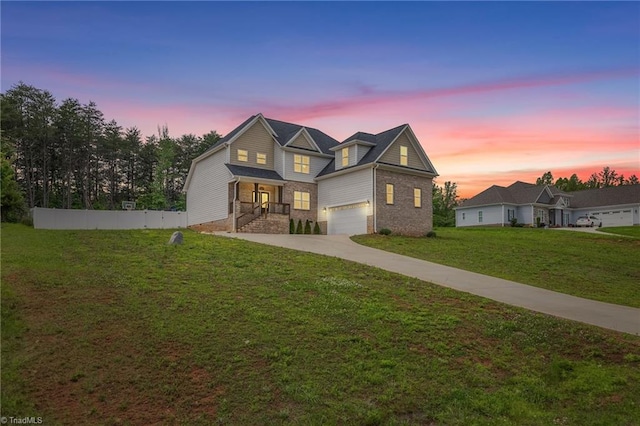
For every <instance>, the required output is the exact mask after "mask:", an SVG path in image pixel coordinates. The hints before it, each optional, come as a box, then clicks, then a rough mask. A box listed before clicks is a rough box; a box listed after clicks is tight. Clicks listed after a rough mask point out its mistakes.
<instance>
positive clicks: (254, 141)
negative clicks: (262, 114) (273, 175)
mask: <svg viewBox="0 0 640 426" xmlns="http://www.w3.org/2000/svg"><path fill="white" fill-rule="evenodd" d="M273 142H274V140H273V137H271V134H270V133H269V132H268V131H267V129H266V128H265V127H264V126H263V125H262V123H261V122H260V120H258V121H256V122H255V123H254V125H253V126H251V127H250V128H249V129H247V130H246V131H245V132H244V133H243V134H242V135H240V137H238V139H236V140H235V141H233V142H232V143H231V146H230V148H231V158H230V159H229V162H230V163H231V164H237V165H239V166H248V167H257V168H261V169H270V170H273V168H274V160H273V154H274V149H273V145H274V144H273ZM239 149H244V150H246V151H248V152H249V160H248V161H238V150H239ZM258 152H261V153H264V154H267V164H258V163H257V162H256V154H257V153H258Z"/></svg>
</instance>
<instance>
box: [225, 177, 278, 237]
mask: <svg viewBox="0 0 640 426" xmlns="http://www.w3.org/2000/svg"><path fill="white" fill-rule="evenodd" d="M283 184H284V182H283V183H282V184H273V183H266V182H259V181H242V180H241V181H237V182H235V183H232V185H234V188H233V191H231V190H230V191H229V194H230V195H231V194H233V195H234V199H233V200H232V201H231V202H230V203H229V215H230V216H232V218H233V224H234V231H235V232H259V233H278V234H280V233H288V232H289V218H290V205H289V204H287V203H282V202H281V201H282V199H283V197H282V190H283ZM230 189H231V188H230ZM250 225H251V226H250Z"/></svg>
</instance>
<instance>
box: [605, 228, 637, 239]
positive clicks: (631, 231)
mask: <svg viewBox="0 0 640 426" xmlns="http://www.w3.org/2000/svg"><path fill="white" fill-rule="evenodd" d="M598 231H600V232H604V233H607V234H616V235H626V236H627V237H634V238H640V226H614V227H611V228H599V229H598Z"/></svg>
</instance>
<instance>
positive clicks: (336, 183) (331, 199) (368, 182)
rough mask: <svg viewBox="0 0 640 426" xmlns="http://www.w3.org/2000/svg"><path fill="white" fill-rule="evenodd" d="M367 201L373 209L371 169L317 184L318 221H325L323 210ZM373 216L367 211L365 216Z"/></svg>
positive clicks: (324, 180)
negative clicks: (327, 207)
mask: <svg viewBox="0 0 640 426" xmlns="http://www.w3.org/2000/svg"><path fill="white" fill-rule="evenodd" d="M362 200H369V201H370V202H371V205H370V207H369V209H370V210H372V207H373V174H372V170H371V169H364V170H358V171H355V172H352V173H347V174H344V175H341V176H336V177H334V178H328V179H323V180H321V181H319V182H318V221H325V220H327V219H326V213H325V212H324V211H323V208H324V207H326V206H335V205H341V204H350V203H354V202H356V201H362ZM371 214H373V213H372V211H369V212H368V213H367V215H371Z"/></svg>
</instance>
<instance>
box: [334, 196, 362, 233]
mask: <svg viewBox="0 0 640 426" xmlns="http://www.w3.org/2000/svg"><path fill="white" fill-rule="evenodd" d="M327 231H328V232H327V233H328V234H329V235H335V234H347V235H358V234H366V233H367V204H366V203H359V204H350V205H344V206H336V207H330V208H328V209H327Z"/></svg>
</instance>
